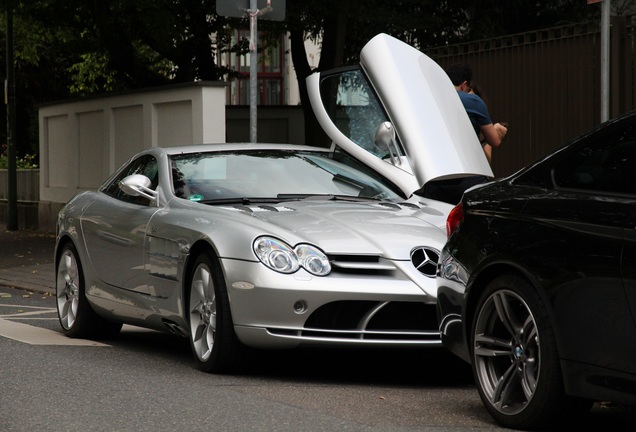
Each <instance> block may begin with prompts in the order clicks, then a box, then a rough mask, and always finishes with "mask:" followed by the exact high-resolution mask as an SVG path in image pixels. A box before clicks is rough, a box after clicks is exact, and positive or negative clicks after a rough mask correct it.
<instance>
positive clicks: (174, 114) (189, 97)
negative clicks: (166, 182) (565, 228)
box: [38, 82, 226, 231]
mask: <svg viewBox="0 0 636 432" xmlns="http://www.w3.org/2000/svg"><path fill="white" fill-rule="evenodd" d="M225 88H226V84H225V83H221V82H197V83H191V84H186V85H175V86H166V87H159V88H156V89H148V90H143V91H138V92H128V93H125V94H120V95H110V96H105V97H99V98H88V99H79V100H75V101H64V102H59V103H53V104H47V105H43V106H41V107H40V109H39V123H40V124H39V126H40V197H39V198H40V204H39V210H38V213H39V217H38V219H39V229H40V230H43V231H52V230H54V229H55V216H56V215H57V212H58V211H59V210H60V208H61V207H62V206H63V205H64V204H65V203H66V202H67V201H68V200H69V199H71V198H72V197H73V195H75V194H76V193H78V192H80V191H83V190H88V189H96V188H97V187H99V185H101V183H102V182H103V181H104V180H105V179H106V178H107V177H108V176H109V175H110V173H111V172H112V171H114V170H115V169H116V168H117V167H119V166H120V165H121V164H122V163H124V162H125V161H126V160H128V159H129V158H130V157H131V156H132V155H134V154H135V153H136V152H138V151H140V150H142V149H144V148H148V147H168V146H174V145H182V144H196V143H213V142H224V141H225V138H226V131H225ZM80 143H81V145H80Z"/></svg>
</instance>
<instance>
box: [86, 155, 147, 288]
mask: <svg viewBox="0 0 636 432" xmlns="http://www.w3.org/2000/svg"><path fill="white" fill-rule="evenodd" d="M132 174H143V175H146V176H147V177H149V178H150V179H151V188H152V189H155V188H156V187H157V184H158V179H157V175H158V174H157V161H156V159H155V158H154V157H153V156H151V155H144V156H141V157H139V158H137V159H136V160H134V161H132V162H131V163H130V164H129V165H128V166H127V167H126V168H124V169H123V170H122V171H121V172H120V173H119V174H118V175H117V176H115V177H114V178H113V179H112V180H111V181H110V183H109V184H108V185H106V186H105V187H103V188H102V192H103V193H102V194H100V198H98V199H97V200H96V201H95V202H93V203H92V204H91V205H90V207H88V208H87V209H86V211H85V212H84V213H83V215H82V220H81V226H82V231H83V233H84V238H85V241H86V249H87V251H88V254H89V259H90V261H91V264H92V267H93V269H94V271H95V273H96V274H97V276H98V277H99V278H100V279H101V280H102V281H103V282H104V283H105V284H107V285H110V286H114V287H118V288H123V289H127V290H131V291H137V292H141V293H145V294H147V293H148V286H147V284H146V277H145V269H144V247H145V241H146V227H147V225H148V222H149V221H150V219H151V217H152V216H153V215H154V214H155V213H156V212H157V210H158V207H157V206H156V205H155V204H154V202H152V201H150V200H149V199H147V198H144V197H141V196H130V195H127V194H125V193H124V192H123V191H122V190H120V188H119V182H120V181H121V180H122V179H123V178H125V177H126V176H128V175H132Z"/></svg>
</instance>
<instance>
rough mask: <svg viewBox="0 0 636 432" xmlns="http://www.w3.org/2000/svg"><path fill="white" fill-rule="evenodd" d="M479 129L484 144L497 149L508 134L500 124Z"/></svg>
mask: <svg viewBox="0 0 636 432" xmlns="http://www.w3.org/2000/svg"><path fill="white" fill-rule="evenodd" d="M480 129H481V133H482V134H483V135H484V139H485V140H486V143H488V144H490V145H491V146H492V147H499V146H500V145H501V142H502V141H503V139H504V137H505V136H506V133H507V132H508V129H507V128H506V127H505V126H504V125H502V124H500V123H495V124H492V123H490V124H487V125H483V126H481V128H480Z"/></svg>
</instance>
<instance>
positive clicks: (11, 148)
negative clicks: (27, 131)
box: [4, 5, 18, 231]
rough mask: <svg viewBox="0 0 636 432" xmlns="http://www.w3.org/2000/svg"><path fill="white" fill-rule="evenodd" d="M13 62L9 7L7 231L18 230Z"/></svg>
mask: <svg viewBox="0 0 636 432" xmlns="http://www.w3.org/2000/svg"><path fill="white" fill-rule="evenodd" d="M14 66H15V65H14V61H13V6H11V5H9V6H7V79H6V81H5V89H4V92H5V93H4V102H5V104H6V105H7V174H8V179H7V180H8V181H7V185H8V189H9V190H8V191H7V198H8V200H7V229H8V230H9V231H17V230H18V187H17V182H18V181H17V172H16V170H17V167H16V150H15V67H14Z"/></svg>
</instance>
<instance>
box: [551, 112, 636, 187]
mask: <svg viewBox="0 0 636 432" xmlns="http://www.w3.org/2000/svg"><path fill="white" fill-rule="evenodd" d="M623 125H624V127H621V128H618V129H615V130H614V131H612V132H610V133H609V134H605V135H602V136H591V137H590V139H588V140H587V141H586V143H585V144H583V145H582V146H579V148H578V149H577V150H576V151H575V152H574V153H570V154H569V156H568V157H566V158H564V159H563V160H561V161H560V162H559V163H557V164H556V165H555V166H554V169H553V171H552V175H553V180H554V183H555V185H556V186H557V187H558V188H562V189H575V190H581V191H589V192H604V193H617V194H629V195H634V194H636V127H635V126H633V125H629V124H626V123H625V122H624V123H623Z"/></svg>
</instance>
